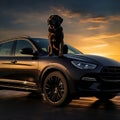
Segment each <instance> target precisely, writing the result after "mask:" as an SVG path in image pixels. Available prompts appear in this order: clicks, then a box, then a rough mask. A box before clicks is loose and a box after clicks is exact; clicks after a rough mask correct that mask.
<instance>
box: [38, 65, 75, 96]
mask: <svg viewBox="0 0 120 120" xmlns="http://www.w3.org/2000/svg"><path fill="white" fill-rule="evenodd" d="M54 71H59V72H60V73H62V75H63V76H64V77H65V79H66V82H67V84H68V88H69V92H70V94H72V93H73V91H74V85H73V82H72V79H71V77H70V73H69V71H68V70H67V69H66V68H65V67H63V66H62V67H56V66H49V67H47V68H45V69H44V70H43V71H42V73H41V75H40V87H41V88H42V89H41V90H42V92H43V83H44V80H45V78H46V77H47V75H48V74H50V73H51V72H54Z"/></svg>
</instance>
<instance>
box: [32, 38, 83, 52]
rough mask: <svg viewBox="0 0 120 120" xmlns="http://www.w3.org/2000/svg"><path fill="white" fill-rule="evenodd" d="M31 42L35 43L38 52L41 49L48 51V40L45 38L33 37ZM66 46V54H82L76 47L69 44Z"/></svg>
mask: <svg viewBox="0 0 120 120" xmlns="http://www.w3.org/2000/svg"><path fill="white" fill-rule="evenodd" d="M33 42H34V43H35V44H36V46H37V48H38V49H39V52H40V53H41V51H43V52H46V53H48V45H49V41H48V40H47V39H39V38H34V39H33ZM66 45H67V44H66ZM67 47H68V52H67V54H83V53H82V52H80V51H79V50H77V49H76V48H74V47H72V46H70V45H67Z"/></svg>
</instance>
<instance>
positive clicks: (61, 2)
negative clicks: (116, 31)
mask: <svg viewBox="0 0 120 120" xmlns="http://www.w3.org/2000/svg"><path fill="white" fill-rule="evenodd" d="M53 8H55V9H53ZM57 8H58V9H61V11H62V13H64V12H65V11H64V10H67V11H69V15H70V16H74V18H73V17H72V21H71V22H74V23H77V22H79V18H76V17H77V16H76V15H80V16H81V15H83V16H87V17H83V18H85V19H86V18H89V17H90V18H91V17H92V18H94V17H97V16H103V17H104V16H105V17H106V16H113V15H119V14H120V0H0V29H9V30H10V29H19V30H20V29H21V30H22V29H24V30H27V29H38V28H39V27H41V28H42V29H41V31H42V30H43V28H45V29H46V19H47V18H48V15H50V14H57V13H60V12H58V11H57ZM63 8H64V9H63ZM60 15H63V14H60ZM27 16H28V17H27ZM30 16H31V17H30ZM38 17H44V18H43V19H42V20H40V19H38ZM63 17H67V16H63ZM67 22H68V19H67ZM69 22H70V21H69ZM70 24H71V23H70ZM70 24H69V26H70ZM66 28H67V27H66ZM78 29H79V28H78ZM66 31H67V30H66ZM71 32H73V31H72V30H71Z"/></svg>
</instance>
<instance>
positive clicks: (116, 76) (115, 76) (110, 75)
mask: <svg viewBox="0 0 120 120" xmlns="http://www.w3.org/2000/svg"><path fill="white" fill-rule="evenodd" d="M101 77H102V79H103V80H120V67H105V68H103V69H102V71H101Z"/></svg>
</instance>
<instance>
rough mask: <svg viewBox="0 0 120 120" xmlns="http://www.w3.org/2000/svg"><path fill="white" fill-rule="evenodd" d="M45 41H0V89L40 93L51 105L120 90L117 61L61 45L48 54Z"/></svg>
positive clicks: (108, 95)
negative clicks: (60, 54) (57, 53)
mask: <svg viewBox="0 0 120 120" xmlns="http://www.w3.org/2000/svg"><path fill="white" fill-rule="evenodd" d="M48 43H49V42H48V40H47V39H43V38H31V37H19V38H13V39H9V40H4V41H1V42H0V88H1V89H12V90H23V91H31V92H39V93H40V94H41V95H44V96H45V98H46V100H47V101H48V102H49V103H50V104H52V105H54V106H62V105H65V104H68V103H69V102H70V101H71V100H72V99H75V98H79V97H81V96H96V97H97V98H99V99H103V100H106V99H111V98H113V97H115V96H116V95H117V93H119V92H120V63H119V62H117V61H114V60H111V59H108V58H105V57H100V56H94V55H85V54H83V53H81V52H79V51H78V50H77V49H75V48H73V47H71V46H69V45H64V56H63V57H58V56H55V55H53V56H49V55H48Z"/></svg>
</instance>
